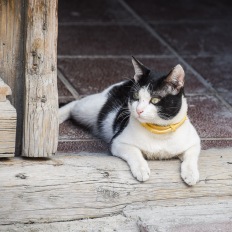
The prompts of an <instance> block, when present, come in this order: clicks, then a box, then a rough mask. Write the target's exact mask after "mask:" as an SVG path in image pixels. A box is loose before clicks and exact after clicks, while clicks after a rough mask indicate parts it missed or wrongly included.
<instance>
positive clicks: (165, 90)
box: [59, 57, 201, 185]
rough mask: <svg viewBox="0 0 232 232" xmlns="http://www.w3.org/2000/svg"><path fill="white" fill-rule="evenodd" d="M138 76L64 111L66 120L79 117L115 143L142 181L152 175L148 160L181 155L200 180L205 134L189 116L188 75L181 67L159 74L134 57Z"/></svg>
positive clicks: (190, 180) (191, 180) (187, 173)
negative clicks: (201, 143) (193, 123)
mask: <svg viewBox="0 0 232 232" xmlns="http://www.w3.org/2000/svg"><path fill="white" fill-rule="evenodd" d="M132 63H133V66H134V70H135V75H134V78H133V79H131V80H126V81H123V82H120V83H117V84H114V85H112V86H110V87H109V88H107V89H105V90H104V91H103V92H101V93H98V94H93V95H90V96H87V97H85V98H83V99H80V100H77V101H73V102H71V103H69V104H67V105H66V106H64V107H62V108H60V109H59V119H60V123H62V122H63V121H65V120H67V119H68V118H70V117H71V118H73V119H74V120H76V121H78V122H79V123H81V124H83V125H84V126H86V127H88V128H90V129H91V130H92V132H93V134H95V135H97V136H98V137H100V138H102V139H103V140H104V141H106V142H108V143H110V146H111V152H112V154H113V155H114V156H118V157H120V158H122V159H124V160H125V161H127V163H128V165H129V166H130V169H131V172H132V174H133V176H134V177H135V178H136V179H138V180H139V181H146V180H148V179H149V175H150V169H149V167H148V163H147V161H146V160H145V158H146V159H168V158H172V157H179V158H180V159H181V160H182V161H183V162H182V164H181V177H182V178H183V180H184V181H185V182H186V183H187V184H188V185H194V184H196V183H197V181H198V180H199V172H198V156H199V154H200V150H201V145H200V138H199V136H198V134H197V132H196V130H195V128H194V127H193V125H192V124H191V122H190V120H189V119H188V118H187V108H188V107H187V101H186V98H185V95H184V77H185V73H184V70H183V68H182V67H181V65H177V66H176V67H174V68H173V69H172V70H171V71H170V73H169V74H167V75H159V74H157V73H155V72H153V71H151V70H149V69H148V68H146V67H145V66H144V65H143V64H142V63H140V62H139V61H138V60H136V59H135V58H134V57H133V58H132Z"/></svg>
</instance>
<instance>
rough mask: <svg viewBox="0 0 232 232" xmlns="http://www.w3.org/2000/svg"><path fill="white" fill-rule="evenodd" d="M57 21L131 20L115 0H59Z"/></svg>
mask: <svg viewBox="0 0 232 232" xmlns="http://www.w3.org/2000/svg"><path fill="white" fill-rule="evenodd" d="M58 10H59V22H131V21H134V18H133V17H132V16H131V14H130V13H128V12H127V10H125V9H124V8H123V7H122V6H121V5H120V3H119V2H118V1H117V0H94V1H93V0H78V1H77V0H69V1H66V0H59V7H58Z"/></svg>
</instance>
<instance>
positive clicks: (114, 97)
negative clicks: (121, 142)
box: [97, 80, 133, 142]
mask: <svg viewBox="0 0 232 232" xmlns="http://www.w3.org/2000/svg"><path fill="white" fill-rule="evenodd" d="M132 86H133V81H132V80H127V81H123V82H120V83H118V84H115V85H113V86H111V87H109V88H108V89H106V90H105V91H103V94H104V95H105V96H106V100H105V103H104V104H103V105H102V107H101V109H100V111H99V114H98V118H97V133H98V136H99V137H101V138H102V139H104V140H105V141H106V142H110V141H111V139H112V138H113V137H114V136H115V134H116V133H118V132H119V130H122V129H123V128H124V127H125V126H126V125H127V122H128V120H129V117H128V116H129V110H128V100H129V94H130V91H131V88H132Z"/></svg>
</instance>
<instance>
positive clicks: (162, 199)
mask: <svg viewBox="0 0 232 232" xmlns="http://www.w3.org/2000/svg"><path fill="white" fill-rule="evenodd" d="M231 159H232V157H231V150H218V151H216V150H208V151H203V152H202V154H201V157H200V165H199V166H200V174H201V175H200V182H199V183H198V184H197V185H196V186H194V187H188V186H186V185H185V184H184V183H183V181H182V180H181V178H180V161H179V160H168V161H149V166H150V168H151V177H150V179H149V180H148V181H147V182H145V183H140V182H138V181H136V180H135V179H134V178H133V177H132V175H131V172H130V170H129V168H128V165H127V164H126V163H125V162H124V161H122V160H121V159H119V158H117V157H112V156H107V155H105V156H103V155H101V156H99V155H93V154H90V155H88V154H86V156H84V155H82V156H78V155H77V156H74V155H72V156H60V155H59V156H57V157H54V158H53V159H44V160H43V161H41V160H37V159H34V160H28V159H14V160H5V161H2V162H1V163H0V169H1V172H0V179H1V182H0V189H1V191H0V224H1V225H4V224H13V223H16V224H17V223H30V222H33V223H48V222H49V223H51V222H59V221H68V220H78V219H83V218H98V217H104V216H109V215H112V214H115V213H120V212H121V211H122V210H123V209H124V208H125V207H126V206H128V205H130V204H139V203H141V204H143V205H145V204H146V202H150V201H154V202H155V204H157V205H158V204H159V205H162V207H168V206H170V202H171V203H172V204H173V205H175V204H176V205H181V204H182V205H183V204H185V202H188V201H190V202H192V201H193V200H192V199H196V201H194V202H195V204H198V203H197V202H198V199H203V198H204V199H205V201H207V199H208V198H215V199H223V198H227V197H230V196H231V192H232V168H231V165H230V164H228V163H227V162H231V161H232V160H231ZM38 173H39V175H38ZM209 176H210V179H209ZM199 204H201V203H199ZM229 207H231V205H229ZM231 212H232V209H231Z"/></svg>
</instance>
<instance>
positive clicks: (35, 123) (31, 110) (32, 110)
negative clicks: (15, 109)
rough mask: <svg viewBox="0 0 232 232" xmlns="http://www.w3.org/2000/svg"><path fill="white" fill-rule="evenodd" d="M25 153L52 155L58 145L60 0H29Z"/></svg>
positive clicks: (26, 55)
mask: <svg viewBox="0 0 232 232" xmlns="http://www.w3.org/2000/svg"><path fill="white" fill-rule="evenodd" d="M25 2H26V4H25V5H26V13H25V17H26V18H25V20H26V25H25V27H26V35H25V110H24V134H23V151H22V155H23V156H27V157H49V156H51V155H52V154H54V153H55V152H56V150H57V145H58V131H59V123H58V92H57V0H25Z"/></svg>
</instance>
